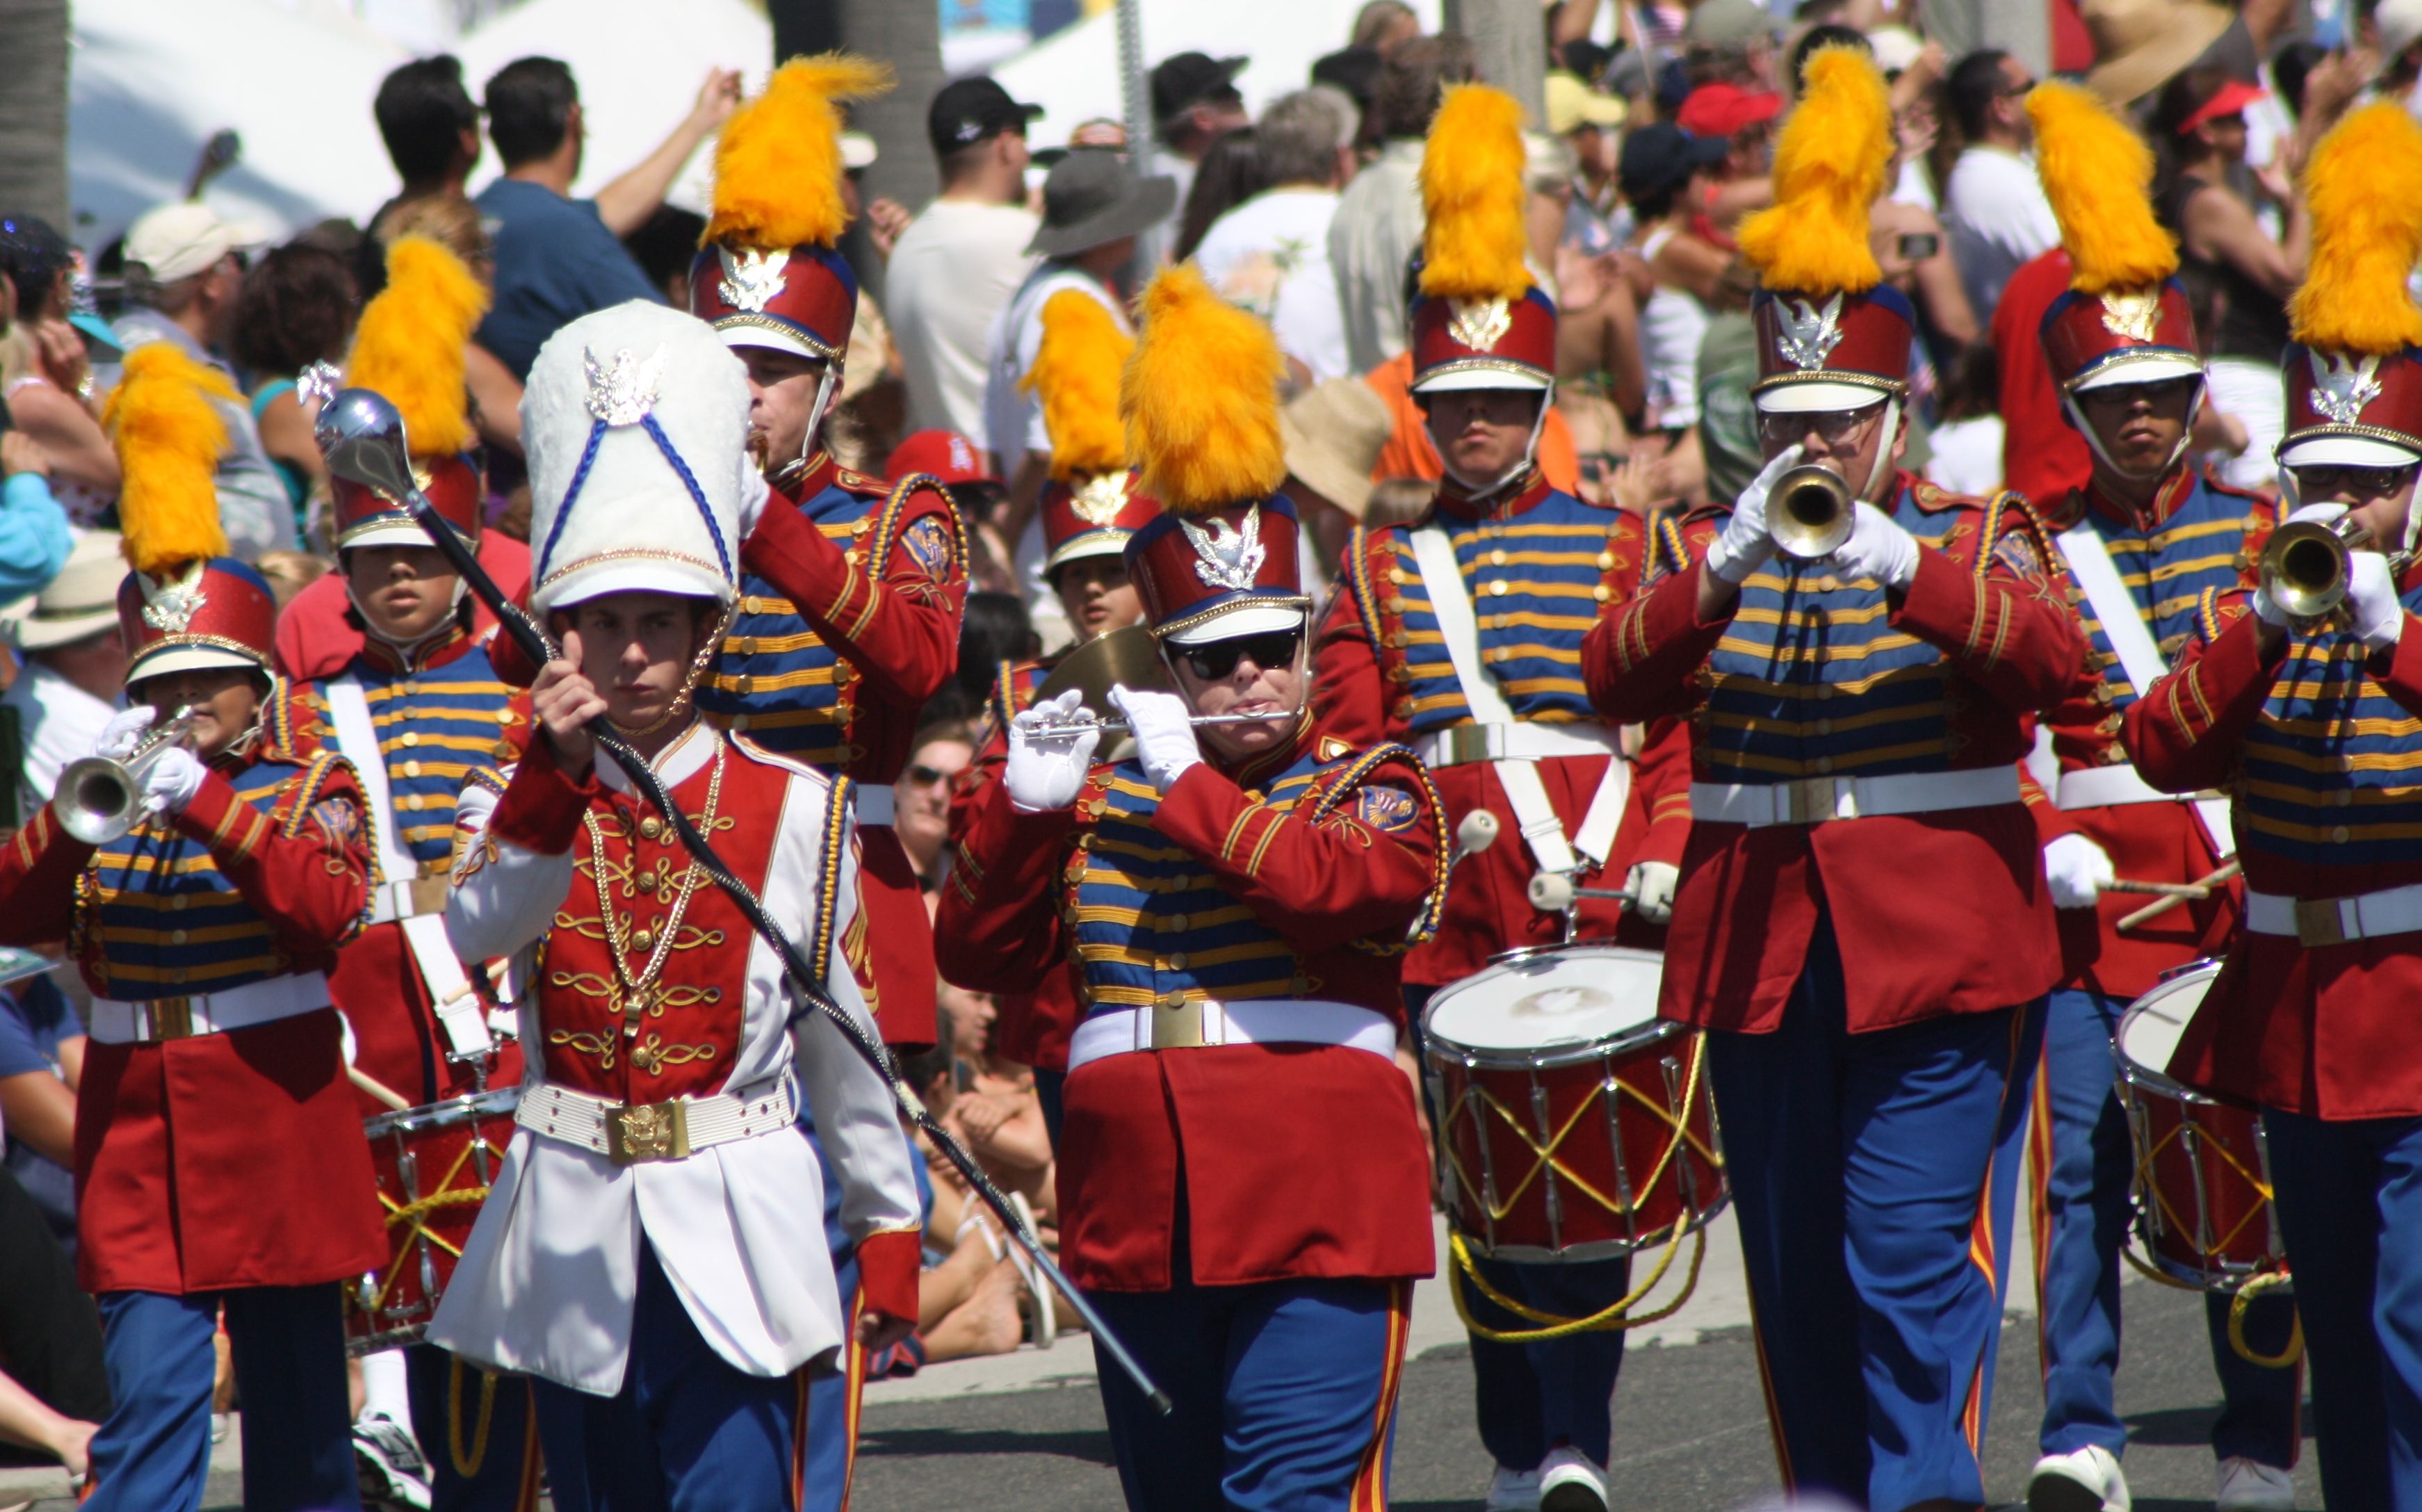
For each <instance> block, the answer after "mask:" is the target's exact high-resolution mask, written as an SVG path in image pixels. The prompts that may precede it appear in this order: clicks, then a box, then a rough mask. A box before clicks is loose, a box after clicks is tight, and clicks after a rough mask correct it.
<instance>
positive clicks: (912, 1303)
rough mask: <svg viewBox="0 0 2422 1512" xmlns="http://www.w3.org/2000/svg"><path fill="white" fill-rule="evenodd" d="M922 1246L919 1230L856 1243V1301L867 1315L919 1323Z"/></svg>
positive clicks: (888, 1232)
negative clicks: (918, 1289) (918, 1274)
mask: <svg viewBox="0 0 2422 1512" xmlns="http://www.w3.org/2000/svg"><path fill="white" fill-rule="evenodd" d="M922 1244H923V1239H922V1237H921V1236H920V1234H919V1232H918V1231H917V1230H916V1229H885V1230H883V1231H882V1232H881V1233H878V1234H870V1235H868V1236H866V1237H864V1238H862V1239H860V1240H858V1241H857V1297H858V1302H859V1304H860V1305H861V1306H863V1307H864V1308H865V1310H866V1311H868V1312H870V1313H881V1314H882V1315H884V1316H886V1317H901V1318H906V1319H907V1320H908V1321H909V1322H911V1323H914V1322H915V1321H917V1273H918V1271H919V1269H920V1265H921V1262H922V1260H923V1255H922V1253H921V1247H922Z"/></svg>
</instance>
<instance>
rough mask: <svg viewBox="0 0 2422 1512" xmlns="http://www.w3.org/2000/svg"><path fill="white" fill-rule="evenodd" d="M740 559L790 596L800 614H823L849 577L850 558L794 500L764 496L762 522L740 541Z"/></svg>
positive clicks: (846, 584)
mask: <svg viewBox="0 0 2422 1512" xmlns="http://www.w3.org/2000/svg"><path fill="white" fill-rule="evenodd" d="M740 561H741V564H742V565H743V566H745V567H747V569H748V570H749V571H750V572H753V573H755V574H756V575H759V576H760V577H763V578H764V579H765V580H766V581H767V582H770V583H772V584H773V585H774V586H775V587H776V588H779V589H780V590H781V591H782V592H783V594H784V595H785V596H787V597H788V598H789V599H790V600H791V604H792V606H793V607H794V608H796V609H797V610H798V611H799V612H800V613H801V614H822V613H824V612H825V611H826V609H827V608H829V607H830V606H831V605H832V603H833V601H834V600H836V599H838V598H840V597H841V591H842V590H843V589H844V588H846V587H847V586H848V583H849V559H847V558H845V557H843V556H842V555H841V548H840V547H838V546H836V545H834V544H833V543H831V542H829V541H827V540H826V539H825V533H824V532H823V531H822V530H819V529H817V528H816V526H815V523H814V522H813V521H811V520H810V519H809V518H808V517H807V515H806V514H804V513H802V512H800V511H799V510H798V509H797V508H796V507H795V506H794V505H792V504H789V503H787V502H785V501H784V500H782V499H780V498H771V499H767V500H766V501H765V512H764V513H763V515H762V516H760V517H759V519H758V521H757V528H756V529H754V530H752V531H750V532H749V534H748V539H747V541H744V542H742V543H741V544H740Z"/></svg>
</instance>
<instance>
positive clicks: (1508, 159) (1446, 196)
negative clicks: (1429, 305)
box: [1422, 84, 1531, 300]
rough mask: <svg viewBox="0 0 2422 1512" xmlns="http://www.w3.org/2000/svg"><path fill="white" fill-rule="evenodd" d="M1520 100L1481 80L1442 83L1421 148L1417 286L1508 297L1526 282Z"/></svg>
mask: <svg viewBox="0 0 2422 1512" xmlns="http://www.w3.org/2000/svg"><path fill="white" fill-rule="evenodd" d="M1524 167H1525V164H1524V155H1523V151H1522V107H1521V106H1520V105H1518V104H1516V103H1515V102H1514V97H1513V96H1512V95H1509V94H1507V93H1505V92H1504V91H1503V90H1502V89H1492V88H1490V87H1487V86H1486V85H1485V84H1458V85H1455V86H1453V87H1450V88H1449V89H1448V90H1447V91H1446V99H1445V102H1443V103H1442V104H1440V105H1439V112H1438V117H1437V118H1436V119H1435V120H1433V121H1432V122H1431V123H1430V138H1429V145H1428V147H1426V148H1425V149H1423V153H1422V209H1423V212H1424V213H1426V214H1427V216H1428V217H1429V218H1428V222H1427V224H1426V225H1425V226H1424V227H1423V230H1422V292H1423V293H1425V294H1429V295H1431V296H1433V297H1437V298H1447V299H1503V300H1516V299H1519V298H1521V297H1522V294H1523V291H1525V290H1527V289H1529V288H1530V287H1531V275H1530V273H1529V272H1528V271H1527V270H1526V269H1524V267H1523V266H1522V254H1523V251H1524V250H1525V249H1526V248H1527V247H1528V245H1529V244H1530V239H1529V236H1528V235H1527V233H1526V231H1525V229H1524V227H1523V224H1522V211H1523V206H1524V199H1525V194H1526V191H1525V188H1524Z"/></svg>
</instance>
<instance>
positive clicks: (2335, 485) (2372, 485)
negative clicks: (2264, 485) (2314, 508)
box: [2288, 465, 2415, 499]
mask: <svg viewBox="0 0 2422 1512" xmlns="http://www.w3.org/2000/svg"><path fill="white" fill-rule="evenodd" d="M2414 466H2415V465H2407V466H2403V467H2341V466H2320V467H2291V468H2289V469H2288V471H2290V472H2292V473H2294V474H2295V475H2296V492H2297V493H2298V494H2300V495H2302V496H2304V497H2305V498H2311V499H2328V498H2344V497H2354V498H2386V497H2387V496H2389V495H2391V494H2394V493H2396V492H2397V491H2398V489H2400V488H2403V487H2404V486H2405V485H2406V484H2408V483H2410V482H2412V481H2413V480H2414Z"/></svg>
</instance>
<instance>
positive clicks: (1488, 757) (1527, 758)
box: [1413, 719, 1623, 766]
mask: <svg viewBox="0 0 2422 1512" xmlns="http://www.w3.org/2000/svg"><path fill="white" fill-rule="evenodd" d="M1622 748H1623V743H1622V741H1621V739H1620V738H1619V737H1618V736H1617V735H1616V733H1615V732H1614V731H1612V730H1611V729H1609V728H1608V727H1606V726H1605V725H1602V724H1597V723H1596V722H1594V721H1590V720H1580V721H1576V722H1575V723H1572V724H1539V723H1537V722H1535V721H1533V720H1529V719H1524V720H1521V721H1519V722H1518V723H1515V724H1462V725H1449V726H1448V727H1447V728H1446V729H1444V730H1433V731H1431V732H1429V733H1428V734H1426V735H1422V736H1419V737H1418V738H1416V739H1415V740H1414V741H1413V754H1414V755H1416V756H1419V757H1420V758H1421V759H1422V760H1423V762H1424V763H1426V764H1429V765H1431V766H1463V765H1468V764H1470V763H1472V762H1541V761H1547V760H1549V759H1551V758H1553V757H1557V756H1612V755H1614V754H1617V753H1618V752H1620V751H1621V750H1622Z"/></svg>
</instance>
